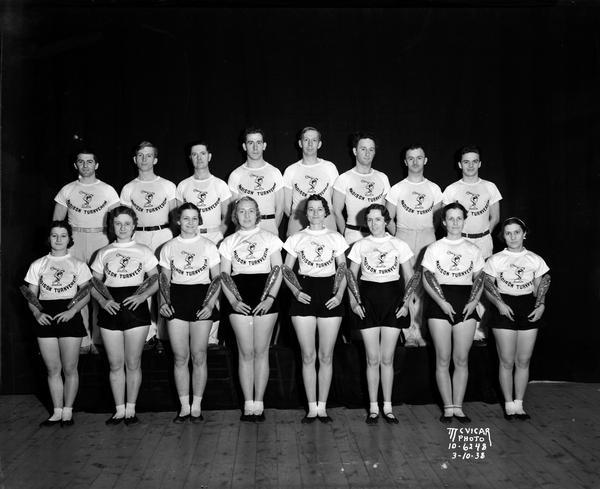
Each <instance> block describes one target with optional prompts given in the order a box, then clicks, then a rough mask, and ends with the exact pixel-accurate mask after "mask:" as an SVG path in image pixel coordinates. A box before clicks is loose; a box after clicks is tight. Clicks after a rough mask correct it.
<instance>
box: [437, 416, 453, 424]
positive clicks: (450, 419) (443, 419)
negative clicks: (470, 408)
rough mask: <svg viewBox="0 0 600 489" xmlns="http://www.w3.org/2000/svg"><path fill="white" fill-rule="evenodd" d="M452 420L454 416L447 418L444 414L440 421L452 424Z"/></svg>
mask: <svg viewBox="0 0 600 489" xmlns="http://www.w3.org/2000/svg"><path fill="white" fill-rule="evenodd" d="M452 418H453V416H452V415H450V416H446V415H445V414H442V415H441V416H440V421H441V422H442V423H452Z"/></svg>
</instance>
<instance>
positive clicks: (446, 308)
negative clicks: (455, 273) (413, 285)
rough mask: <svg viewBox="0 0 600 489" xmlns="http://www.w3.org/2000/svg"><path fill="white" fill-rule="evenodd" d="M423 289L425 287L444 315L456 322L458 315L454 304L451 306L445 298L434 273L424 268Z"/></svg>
mask: <svg viewBox="0 0 600 489" xmlns="http://www.w3.org/2000/svg"><path fill="white" fill-rule="evenodd" d="M423 287H425V291H426V292H427V293H428V294H429V296H430V297H431V298H432V299H433V300H434V301H435V303H436V304H437V305H438V306H439V307H440V309H441V310H442V311H443V312H444V314H446V315H447V316H448V317H449V318H450V319H451V320H452V321H454V315H455V314H456V311H455V310H454V308H453V307H452V304H450V303H449V302H448V301H447V300H446V298H445V297H444V292H443V290H442V287H441V286H440V283H439V282H438V281H437V278H435V275H434V273H433V272H432V271H430V270H427V269H426V268H423Z"/></svg>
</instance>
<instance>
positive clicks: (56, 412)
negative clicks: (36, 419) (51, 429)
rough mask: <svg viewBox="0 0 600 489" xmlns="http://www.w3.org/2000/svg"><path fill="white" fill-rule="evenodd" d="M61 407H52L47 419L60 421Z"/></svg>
mask: <svg viewBox="0 0 600 489" xmlns="http://www.w3.org/2000/svg"><path fill="white" fill-rule="evenodd" d="M62 412H63V408H54V412H53V413H52V416H50V417H49V418H48V421H60V420H61V419H62Z"/></svg>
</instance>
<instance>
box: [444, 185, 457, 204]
mask: <svg viewBox="0 0 600 489" xmlns="http://www.w3.org/2000/svg"><path fill="white" fill-rule="evenodd" d="M455 200H456V199H455V198H454V191H453V189H452V185H448V186H447V187H446V189H445V190H444V193H443V194H442V203H443V204H444V205H448V204H451V203H452V202H454V201H455Z"/></svg>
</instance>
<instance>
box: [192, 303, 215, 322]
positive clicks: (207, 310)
mask: <svg viewBox="0 0 600 489" xmlns="http://www.w3.org/2000/svg"><path fill="white" fill-rule="evenodd" d="M212 310H213V308H212V307H211V306H204V307H203V308H202V309H198V311H197V312H196V319H198V320H199V321H204V320H206V319H210V317H211V316H212Z"/></svg>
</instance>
